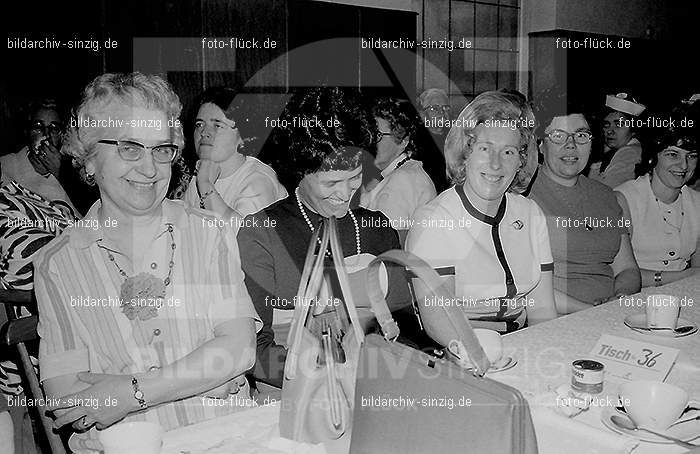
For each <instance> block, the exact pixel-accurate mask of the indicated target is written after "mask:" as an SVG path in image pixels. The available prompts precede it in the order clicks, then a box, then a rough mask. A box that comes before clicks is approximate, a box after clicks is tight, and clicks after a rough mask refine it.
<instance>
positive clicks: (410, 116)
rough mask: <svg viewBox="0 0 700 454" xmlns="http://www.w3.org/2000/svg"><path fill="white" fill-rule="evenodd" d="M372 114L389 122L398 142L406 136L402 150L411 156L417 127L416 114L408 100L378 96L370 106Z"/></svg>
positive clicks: (414, 146)
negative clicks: (405, 143)
mask: <svg viewBox="0 0 700 454" xmlns="http://www.w3.org/2000/svg"><path fill="white" fill-rule="evenodd" d="M372 115H374V117H375V118H381V119H383V120H385V121H386V122H387V123H389V128H391V133H392V136H393V138H394V141H395V142H396V143H397V144H399V143H401V142H403V140H404V139H405V138H408V144H407V145H406V148H405V149H404V151H405V152H406V154H407V155H408V156H412V155H413V153H414V152H415V151H416V144H415V142H414V138H415V136H416V129H417V128H418V126H417V125H418V122H419V120H418V114H417V113H416V112H415V110H414V108H413V106H412V105H411V103H410V102H409V101H408V100H404V99H397V98H380V99H379V100H377V102H376V103H375V104H374V106H372Z"/></svg>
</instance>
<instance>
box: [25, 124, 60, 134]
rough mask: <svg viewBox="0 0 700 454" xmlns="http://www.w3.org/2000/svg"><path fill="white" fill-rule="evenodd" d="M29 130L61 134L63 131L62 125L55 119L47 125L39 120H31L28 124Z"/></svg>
mask: <svg viewBox="0 0 700 454" xmlns="http://www.w3.org/2000/svg"><path fill="white" fill-rule="evenodd" d="M29 130H30V131H32V132H38V133H39V134H47V133H48V134H61V133H62V132H63V125H62V124H61V123H58V122H56V121H54V122H51V123H49V124H48V125H45V124H44V123H42V122H41V121H33V122H31V123H30V124H29Z"/></svg>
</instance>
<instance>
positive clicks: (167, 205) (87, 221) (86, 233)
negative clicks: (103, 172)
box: [70, 199, 189, 249]
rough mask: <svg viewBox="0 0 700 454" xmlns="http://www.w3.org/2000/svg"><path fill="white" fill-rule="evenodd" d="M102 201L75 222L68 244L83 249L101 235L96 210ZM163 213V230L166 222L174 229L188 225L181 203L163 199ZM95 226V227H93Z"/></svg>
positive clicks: (98, 201)
mask: <svg viewBox="0 0 700 454" xmlns="http://www.w3.org/2000/svg"><path fill="white" fill-rule="evenodd" d="M101 206H102V202H101V201H100V200H97V201H96V202H95V203H94V204H93V205H92V206H91V207H90V210H89V211H88V212H87V214H86V215H85V217H84V218H83V219H81V220H78V221H76V222H75V225H74V226H73V227H72V228H71V229H70V244H71V245H72V246H74V247H75V248H78V249H85V248H87V247H89V246H91V245H92V244H93V243H96V242H97V240H99V239H101V238H102V237H103V234H102V229H103V228H104V226H103V225H100V223H99V221H98V212H99V209H100V207H101ZM162 206H163V215H162V216H161V219H160V224H161V226H162V227H163V230H167V226H168V224H172V225H173V226H174V227H175V228H176V229H186V228H188V226H189V223H188V219H187V212H186V211H185V207H184V205H183V204H182V203H178V202H175V201H172V200H168V199H165V200H163V205H162ZM94 226H97V228H94ZM109 228H113V227H109Z"/></svg>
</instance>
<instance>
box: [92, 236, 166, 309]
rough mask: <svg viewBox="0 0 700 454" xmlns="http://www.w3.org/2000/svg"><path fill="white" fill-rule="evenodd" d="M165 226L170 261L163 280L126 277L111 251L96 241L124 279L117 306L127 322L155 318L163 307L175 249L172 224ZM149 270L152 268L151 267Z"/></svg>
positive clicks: (149, 275)
mask: <svg viewBox="0 0 700 454" xmlns="http://www.w3.org/2000/svg"><path fill="white" fill-rule="evenodd" d="M167 225H168V230H167V231H168V234H169V235H170V261H169V262H168V275H167V276H166V277H165V279H160V278H157V277H155V276H154V275H152V274H151V273H139V274H137V275H136V276H129V275H127V274H126V271H124V270H123V269H122V268H121V267H120V266H119V264H118V263H117V260H116V258H115V257H114V254H112V251H111V250H110V249H109V248H107V247H105V246H104V245H102V244H100V243H101V242H102V241H103V240H102V238H100V239H99V240H97V243H98V244H97V246H98V247H99V248H100V249H104V250H105V252H106V253H107V258H109V261H110V262H112V263H113V264H114V266H115V267H116V268H117V271H118V272H119V274H120V275H121V276H122V277H123V278H124V282H122V285H121V289H120V292H119V305H120V306H121V308H122V313H124V315H126V317H127V318H128V319H129V320H134V319H135V318H137V317H138V318H139V320H148V319H150V318H154V317H157V316H158V310H159V309H160V308H161V307H162V305H163V301H162V300H163V298H165V288H166V287H167V286H168V285H170V278H171V276H172V273H173V267H174V266H175V262H174V261H173V258H174V257H175V248H176V245H175V237H174V235H173V226H172V224H167ZM151 268H153V265H151Z"/></svg>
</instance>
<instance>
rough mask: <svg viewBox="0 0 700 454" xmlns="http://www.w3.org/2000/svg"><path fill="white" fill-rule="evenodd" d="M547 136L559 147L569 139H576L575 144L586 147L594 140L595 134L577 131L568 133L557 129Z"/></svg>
mask: <svg viewBox="0 0 700 454" xmlns="http://www.w3.org/2000/svg"><path fill="white" fill-rule="evenodd" d="M545 136H546V137H547V138H548V139H549V140H551V141H552V143H554V144H557V145H563V144H565V143H567V142H568V141H569V137H573V138H574V142H575V143H577V144H578V145H585V144H587V143H588V142H590V141H591V139H593V134H591V133H590V132H588V131H575V132H572V133H568V132H566V131H562V130H561V129H555V130H554V131H550V132H548V133H546V134H545Z"/></svg>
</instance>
